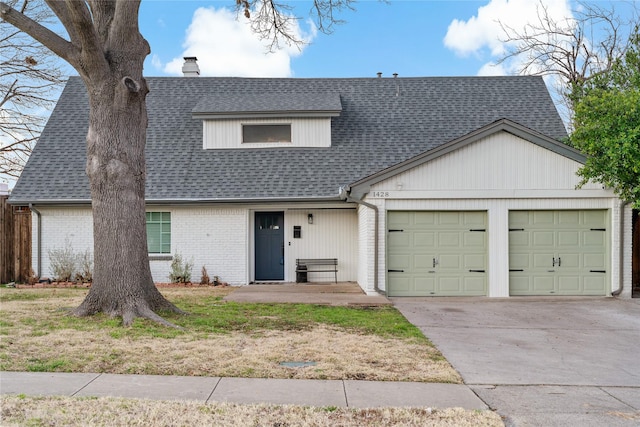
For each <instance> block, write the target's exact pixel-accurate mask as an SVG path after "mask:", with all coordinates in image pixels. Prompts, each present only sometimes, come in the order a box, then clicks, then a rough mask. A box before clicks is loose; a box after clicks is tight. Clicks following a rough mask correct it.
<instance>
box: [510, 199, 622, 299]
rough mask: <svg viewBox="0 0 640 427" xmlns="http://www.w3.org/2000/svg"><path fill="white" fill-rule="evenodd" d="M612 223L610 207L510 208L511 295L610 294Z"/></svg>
mask: <svg viewBox="0 0 640 427" xmlns="http://www.w3.org/2000/svg"><path fill="white" fill-rule="evenodd" d="M607 221H608V214H607V211H606V210H584V211H580V210H567V211H512V212H510V213H509V269H510V273H509V279H510V283H509V289H510V294H511V295H546V294H557V295H606V293H607V286H606V283H607V280H608V279H607V278H608V277H609V274H608V272H607V270H608V259H609V258H608V256H609V252H608V245H607V236H608V233H607V228H606V227H607ZM525 236H528V238H527V237H525ZM514 270H518V271H514ZM519 270H522V271H519ZM595 271H597V272H600V273H599V274H600V276H598V277H595V278H593V277H592V276H593V274H598V273H594V272H595ZM525 277H529V278H530V279H529V280H527V279H526V278H525Z"/></svg>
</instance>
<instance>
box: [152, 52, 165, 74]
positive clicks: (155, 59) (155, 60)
mask: <svg viewBox="0 0 640 427" xmlns="http://www.w3.org/2000/svg"><path fill="white" fill-rule="evenodd" d="M151 65H153V67H154V68H156V69H158V70H161V69H162V67H163V65H162V61H161V60H160V57H159V56H158V55H157V54H155V53H154V54H153V55H151Z"/></svg>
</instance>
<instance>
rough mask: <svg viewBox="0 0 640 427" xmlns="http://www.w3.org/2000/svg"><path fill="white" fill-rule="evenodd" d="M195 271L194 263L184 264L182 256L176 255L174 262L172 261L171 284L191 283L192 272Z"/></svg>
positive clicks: (187, 262)
mask: <svg viewBox="0 0 640 427" xmlns="http://www.w3.org/2000/svg"><path fill="white" fill-rule="evenodd" d="M192 269H193V262H189V261H186V262H183V260H182V255H180V254H175V255H174V256H173V261H171V273H169V280H170V281H171V283H189V282H191V270H192Z"/></svg>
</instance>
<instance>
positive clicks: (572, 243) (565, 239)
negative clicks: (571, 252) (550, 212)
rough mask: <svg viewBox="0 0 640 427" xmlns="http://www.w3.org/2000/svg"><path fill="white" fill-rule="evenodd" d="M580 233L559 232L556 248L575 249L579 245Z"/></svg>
mask: <svg viewBox="0 0 640 427" xmlns="http://www.w3.org/2000/svg"><path fill="white" fill-rule="evenodd" d="M580 234H581V233H580V231H559V232H558V246H559V247H563V246H568V247H571V248H573V247H576V246H578V245H580V240H581V239H580Z"/></svg>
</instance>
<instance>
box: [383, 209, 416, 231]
mask: <svg viewBox="0 0 640 427" xmlns="http://www.w3.org/2000/svg"><path fill="white" fill-rule="evenodd" d="M409 224H411V216H410V215H409V212H395V213H394V215H393V216H389V217H388V218H387V225H388V226H389V228H402V227H403V226H408V225H409Z"/></svg>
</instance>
